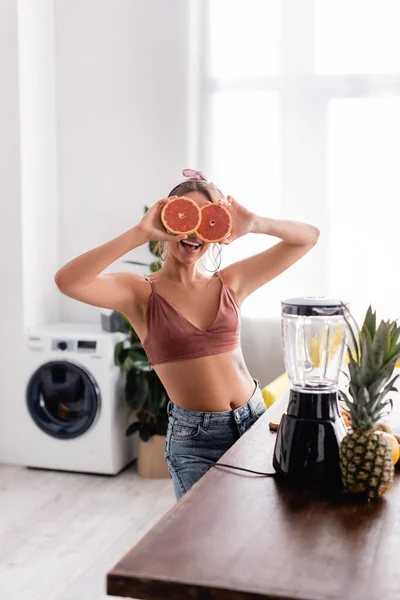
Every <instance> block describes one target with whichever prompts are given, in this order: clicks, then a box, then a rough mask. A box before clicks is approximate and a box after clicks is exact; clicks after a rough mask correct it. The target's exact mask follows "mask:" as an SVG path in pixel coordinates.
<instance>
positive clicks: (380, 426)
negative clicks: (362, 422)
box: [375, 423, 393, 433]
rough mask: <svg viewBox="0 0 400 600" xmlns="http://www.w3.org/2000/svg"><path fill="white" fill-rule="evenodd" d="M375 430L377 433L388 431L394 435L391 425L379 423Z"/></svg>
mask: <svg viewBox="0 0 400 600" xmlns="http://www.w3.org/2000/svg"><path fill="white" fill-rule="evenodd" d="M375 429H376V430H377V431H386V433H393V431H392V428H391V427H390V426H389V425H386V423H378V425H377V426H376V427H375Z"/></svg>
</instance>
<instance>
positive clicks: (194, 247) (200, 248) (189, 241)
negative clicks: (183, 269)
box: [168, 191, 210, 264]
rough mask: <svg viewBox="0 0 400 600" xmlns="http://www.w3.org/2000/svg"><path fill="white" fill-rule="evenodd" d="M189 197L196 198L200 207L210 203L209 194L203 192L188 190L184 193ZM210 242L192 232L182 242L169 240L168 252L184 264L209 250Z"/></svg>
mask: <svg viewBox="0 0 400 600" xmlns="http://www.w3.org/2000/svg"><path fill="white" fill-rule="evenodd" d="M184 195H185V196H186V197H187V198H191V199H192V200H194V201H195V202H196V203H197V204H198V205H199V206H200V208H201V207H202V206H204V205H205V204H210V201H209V200H208V198H207V196H205V195H204V194H202V193H201V192H197V191H194V192H187V193H186V194H184ZM209 246H210V244H207V243H205V242H202V241H201V240H200V239H199V238H198V237H197V235H196V233H192V234H191V235H189V236H188V237H187V238H186V239H185V240H183V241H182V242H168V253H169V254H173V255H174V257H175V258H176V259H177V260H179V261H180V262H182V263H184V264H191V263H193V262H196V261H197V260H199V258H201V257H202V256H203V254H205V253H206V252H207V249H208V247H209Z"/></svg>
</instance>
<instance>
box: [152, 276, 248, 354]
mask: <svg viewBox="0 0 400 600" xmlns="http://www.w3.org/2000/svg"><path fill="white" fill-rule="evenodd" d="M217 275H218V277H219V279H220V280H221V295H220V302H219V309H218V313H217V316H216V317H215V320H214V322H213V323H212V324H211V325H210V327H209V328H208V329H207V330H205V331H203V330H202V329H199V328H198V327H196V326H195V325H193V324H192V323H191V322H190V321H188V320H187V319H186V318H185V317H184V316H183V315H182V314H181V313H180V312H179V311H177V310H176V308H174V306H172V304H170V302H168V300H166V299H165V298H164V297H163V296H160V294H158V293H157V292H156V290H155V288H154V282H153V281H151V279H149V278H147V277H146V279H147V281H148V282H149V283H150V285H151V296H150V298H149V302H148V304H147V309H146V323H147V334H146V337H145V339H144V341H143V348H144V349H145V351H146V354H147V358H148V359H149V362H150V364H152V365H157V364H161V363H167V362H172V361H175V360H185V359H188V358H199V357H200V356H209V355H211V354H220V353H222V352H230V351H231V350H235V348H237V347H238V346H239V344H240V307H239V302H238V300H237V297H236V295H235V292H234V291H233V290H232V289H231V288H230V287H229V286H227V285H226V284H225V283H224V281H223V280H222V278H221V276H220V274H219V272H217Z"/></svg>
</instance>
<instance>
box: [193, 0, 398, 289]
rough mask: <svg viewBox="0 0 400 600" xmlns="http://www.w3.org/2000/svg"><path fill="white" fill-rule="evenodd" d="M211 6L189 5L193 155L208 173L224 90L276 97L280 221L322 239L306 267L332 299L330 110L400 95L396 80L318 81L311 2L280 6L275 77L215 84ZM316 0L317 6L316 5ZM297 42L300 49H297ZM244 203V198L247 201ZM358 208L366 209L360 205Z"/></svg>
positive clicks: (198, 1) (288, 0)
mask: <svg viewBox="0 0 400 600" xmlns="http://www.w3.org/2000/svg"><path fill="white" fill-rule="evenodd" d="M212 1H213V0H191V2H192V6H191V26H190V28H189V35H190V36H191V39H190V48H191V52H190V53H189V60H190V63H189V66H190V70H191V90H192V102H191V110H190V111H189V115H188V116H189V122H190V123H191V125H190V128H189V139H190V152H189V154H190V156H191V160H193V164H197V165H199V168H201V169H202V170H204V171H205V172H206V173H207V171H208V170H209V167H210V165H209V159H208V156H207V154H208V153H207V148H208V147H210V143H211V140H210V139H209V137H208V136H209V135H211V127H210V123H211V119H210V104H211V102H210V100H211V96H212V94H213V93H214V92H216V91H222V90H242V91H251V90H254V91H255V90H273V91H277V92H278V93H279V97H280V107H281V141H280V143H281V214H282V218H291V214H295V213H296V211H297V209H298V206H301V207H302V211H303V214H304V215H305V218H304V219H302V220H305V221H307V222H311V223H314V224H316V225H317V226H318V227H319V228H320V229H321V232H322V233H323V235H321V237H320V241H319V243H318V252H317V253H314V256H313V260H312V261H311V263H310V264H309V265H308V275H309V278H310V281H318V286H317V288H315V289H314V290H313V293H314V292H316V293H319V294H321V295H325V294H329V293H332V292H333V291H332V290H330V284H329V280H328V269H327V267H328V265H329V248H330V240H329V235H330V228H329V211H328V204H329V198H328V137H327V136H328V105H329V102H330V101H331V100H333V99H335V98H360V97H364V98H368V97H376V96H384V95H396V96H400V73H399V74H393V75H392V74H373V73H367V74H354V75H353V74H344V75H319V74H316V73H315V72H314V0H296V1H295V2H294V1H293V0H281V64H280V74H279V75H278V76H276V77H263V78H257V79H256V78H237V79H233V78H232V79H217V78H214V77H211V76H210V75H209V74H208V73H207V64H208V60H207V59H208V57H207V51H208V47H209V46H208V37H207V10H208V3H209V2H212ZM317 1H318V0H315V2H317ZM293 40H295V43H293ZM243 203H244V204H245V199H244V200H243ZM360 208H361V206H360Z"/></svg>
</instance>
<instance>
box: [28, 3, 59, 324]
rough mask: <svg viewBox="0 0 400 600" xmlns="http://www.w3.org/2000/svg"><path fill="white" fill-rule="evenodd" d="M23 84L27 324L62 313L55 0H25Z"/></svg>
mask: <svg viewBox="0 0 400 600" xmlns="http://www.w3.org/2000/svg"><path fill="white" fill-rule="evenodd" d="M18 41H19V90H20V95H19V98H20V134H21V135H20V139H21V184H22V242H23V282H24V290H23V300H24V325H25V330H27V329H29V328H32V327H34V326H37V325H42V324H45V323H52V322H53V323H54V322H55V321H57V320H58V319H59V305H60V295H59V293H58V290H57V288H56V286H55V284H54V273H55V272H56V269H57V265H58V193H57V185H58V181H57V145H56V133H57V132H56V101H55V42H54V10H53V0H35V2H32V0H19V2H18Z"/></svg>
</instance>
